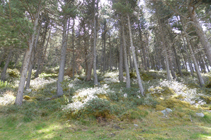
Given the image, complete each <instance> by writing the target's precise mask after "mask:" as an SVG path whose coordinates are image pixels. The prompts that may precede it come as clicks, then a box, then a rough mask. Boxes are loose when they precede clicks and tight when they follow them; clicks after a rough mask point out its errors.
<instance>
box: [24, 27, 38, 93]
mask: <svg viewBox="0 0 211 140" xmlns="http://www.w3.org/2000/svg"><path fill="white" fill-rule="evenodd" d="M40 29H41V26H39V29H38V33H37V36H36V40H35V43H34V51H32V57H31V61H30V64H29V70H28V77H27V82H26V87H25V88H26V89H28V88H29V87H30V81H31V74H32V69H33V67H34V57H35V52H36V48H37V42H38V39H39V35H40Z"/></svg>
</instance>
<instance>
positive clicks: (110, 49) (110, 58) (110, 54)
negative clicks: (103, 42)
mask: <svg viewBox="0 0 211 140" xmlns="http://www.w3.org/2000/svg"><path fill="white" fill-rule="evenodd" d="M109 69H110V71H111V70H112V46H111V35H110V36H109Z"/></svg>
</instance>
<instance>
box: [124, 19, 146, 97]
mask: <svg viewBox="0 0 211 140" xmlns="http://www.w3.org/2000/svg"><path fill="white" fill-rule="evenodd" d="M127 18H128V27H129V34H130V46H131V49H132V54H133V60H134V65H135V69H136V75H137V80H138V85H139V90H140V93H141V95H142V96H144V88H143V85H142V81H141V77H140V73H139V70H138V65H137V61H136V54H135V48H134V46H133V39H132V32H131V26H130V17H129V15H127Z"/></svg>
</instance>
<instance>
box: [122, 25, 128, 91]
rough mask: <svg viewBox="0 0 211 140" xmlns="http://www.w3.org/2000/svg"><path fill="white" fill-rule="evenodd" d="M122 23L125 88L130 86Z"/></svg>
mask: <svg viewBox="0 0 211 140" xmlns="http://www.w3.org/2000/svg"><path fill="white" fill-rule="evenodd" d="M124 30H125V29H124V25H122V39H123V43H124V45H123V50H124V60H125V70H126V88H130V72H129V66H128V60H127V49H126V41H125V31H124Z"/></svg>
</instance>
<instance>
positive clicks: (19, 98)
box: [15, 5, 41, 105]
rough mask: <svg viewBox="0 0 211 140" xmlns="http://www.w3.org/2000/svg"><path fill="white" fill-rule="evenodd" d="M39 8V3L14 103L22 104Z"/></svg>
mask: <svg viewBox="0 0 211 140" xmlns="http://www.w3.org/2000/svg"><path fill="white" fill-rule="evenodd" d="M40 9H41V5H39V7H38V11H37V15H36V19H35V22H34V27H33V31H34V33H33V34H32V37H31V41H29V48H28V49H27V50H26V54H25V58H24V63H23V70H22V72H21V78H20V83H19V87H18V93H17V96H16V100H15V104H16V105H22V101H23V90H24V85H25V80H26V75H27V70H28V66H29V61H30V58H31V53H32V50H33V44H34V38H35V34H36V31H37V25H38V19H39V13H40Z"/></svg>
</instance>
